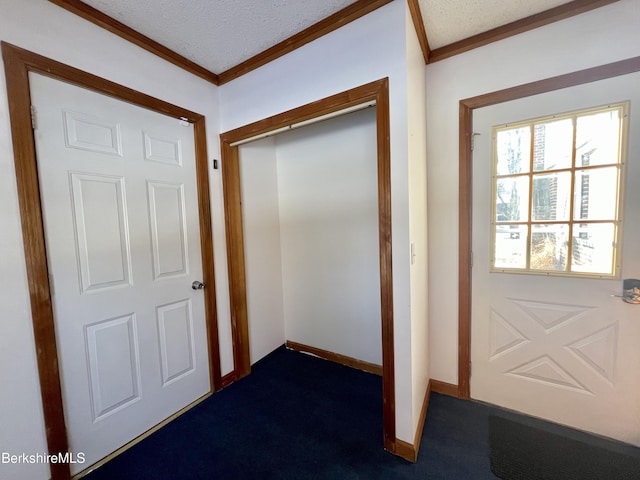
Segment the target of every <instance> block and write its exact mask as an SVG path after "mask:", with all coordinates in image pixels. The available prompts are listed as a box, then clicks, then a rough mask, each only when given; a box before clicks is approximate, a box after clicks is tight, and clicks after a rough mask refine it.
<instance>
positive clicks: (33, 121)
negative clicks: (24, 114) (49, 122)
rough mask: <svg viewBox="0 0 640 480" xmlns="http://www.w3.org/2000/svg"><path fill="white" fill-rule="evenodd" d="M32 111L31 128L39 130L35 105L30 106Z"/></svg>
mask: <svg viewBox="0 0 640 480" xmlns="http://www.w3.org/2000/svg"><path fill="white" fill-rule="evenodd" d="M30 109H31V128H32V129H34V130H37V129H38V121H37V113H38V112H36V107H34V106H33V105H31V106H30Z"/></svg>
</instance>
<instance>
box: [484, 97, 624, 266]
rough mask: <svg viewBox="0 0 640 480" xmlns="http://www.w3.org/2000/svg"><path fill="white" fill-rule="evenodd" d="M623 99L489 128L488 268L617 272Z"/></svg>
mask: <svg viewBox="0 0 640 480" xmlns="http://www.w3.org/2000/svg"><path fill="white" fill-rule="evenodd" d="M627 107H628V105H627V104H617V105H611V106H607V107H604V108H597V109H591V110H587V111H585V110H582V111H579V112H572V113H570V114H565V115H556V116H553V117H546V118H542V119H535V120H530V121H527V122H521V123H518V124H510V125H502V126H498V127H494V129H493V143H494V149H493V150H494V162H493V165H494V175H493V179H494V181H493V189H494V195H493V199H494V204H493V212H494V213H493V219H494V228H492V233H493V241H492V245H493V252H492V270H493V271H512V272H528V273H546V274H561V275H562V274H565V275H566V274H570V275H596V276H615V275H616V273H617V269H618V266H617V262H616V260H617V259H618V257H619V245H618V232H619V229H620V220H621V219H620V199H621V192H620V190H621V189H620V185H621V184H622V167H623V160H622V150H623V149H622V145H623V137H624V135H623V132H624V121H625V120H626V117H627V113H626V112H627Z"/></svg>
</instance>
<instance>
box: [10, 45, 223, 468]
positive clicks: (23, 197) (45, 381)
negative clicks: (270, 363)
mask: <svg viewBox="0 0 640 480" xmlns="http://www.w3.org/2000/svg"><path fill="white" fill-rule="evenodd" d="M2 57H3V60H4V67H5V69H4V70H5V76H6V83H7V96H8V100H9V116H10V120H11V135H12V141H13V154H14V164H15V170H16V183H17V193H18V201H19V207H20V219H21V223H22V236H23V242H24V252H25V264H26V271H27V279H28V283H29V298H30V302H31V316H32V321H33V331H34V337H35V345H36V359H37V364H38V374H39V377H40V390H41V396H42V407H43V411H44V422H45V428H46V437H47V448H48V452H49V453H50V454H57V453H65V452H67V451H68V449H69V444H68V440H67V431H66V427H65V421H64V412H63V401H62V389H61V384H60V371H59V366H58V351H57V345H56V338H55V328H54V314H53V307H52V299H51V286H50V284H49V273H48V268H47V256H46V244H45V234H44V224H43V217H42V208H41V204H40V189H39V182H38V170H37V160H36V151H35V139H34V132H33V129H32V126H31V109H30V107H31V94H30V87H29V72H35V73H40V74H42V75H46V76H48V77H51V78H54V79H57V80H60V81H63V82H67V83H70V84H73V85H76V86H78V87H82V88H86V89H89V90H92V91H95V92H98V93H102V94H105V95H108V96H111V97H114V98H117V99H119V100H122V101H125V102H129V103H132V104H135V105H138V106H140V107H143V108H146V109H149V110H153V111H155V112H158V113H162V114H165V115H168V116H171V117H175V118H186V119H187V120H189V121H190V122H192V123H193V124H194V137H195V147H196V172H197V173H196V174H197V186H198V206H199V209H200V211H199V215H200V244H201V247H202V262H203V265H202V267H203V281H204V282H205V283H206V284H207V288H206V289H205V290H204V296H205V314H206V321H207V337H208V338H207V341H208V345H209V365H210V376H211V379H210V380H211V389H212V391H216V390H218V389H219V388H220V384H221V379H220V360H219V358H220V353H219V345H218V322H217V313H216V295H215V276H214V268H213V239H212V231H211V218H210V198H209V180H208V166H207V145H206V136H205V118H204V116H202V115H200V114H199V113H195V112H192V111H189V110H186V109H184V108H181V107H177V106H175V105H172V104H170V103H167V102H164V101H162V100H158V99H156V98H153V97H151V96H148V95H145V94H143V93H140V92H137V91H135V90H132V89H130V88H127V87H124V86H122V85H119V84H116V83H114V82H111V81H108V80H105V79H103V78H100V77H97V76H95V75H92V74H90V73H87V72H84V71H82V70H78V69H76V68H74V67H70V66H68V65H65V64H62V63H59V62H56V61H54V60H51V59H49V58H46V57H43V56H41V55H38V54H35V53H32V52H29V51H27V50H24V49H21V48H18V47H16V46H13V45H10V44H8V43H5V42H2ZM69 477H70V471H69V465H68V464H62V463H57V464H51V478H52V479H53V480H63V479H68V478H69Z"/></svg>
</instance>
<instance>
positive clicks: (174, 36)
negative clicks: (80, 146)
mask: <svg viewBox="0 0 640 480" xmlns="http://www.w3.org/2000/svg"><path fill="white" fill-rule="evenodd" d="M83 1H84V3H86V4H88V5H90V6H92V7H94V8H96V9H97V10H100V11H101V12H103V13H105V14H107V15H109V16H110V17H113V18H115V19H116V20H118V21H120V22H122V23H123V24H125V25H127V26H128V27H131V28H133V29H134V30H137V31H138V32H140V33H142V34H144V35H146V36H147V37H149V38H151V39H153V40H155V41H156V42H158V43H160V44H162V45H164V46H165V47H168V48H169V49H171V50H173V51H175V52H177V53H179V54H180V55H182V56H184V57H186V58H188V59H189V60H192V61H193V62H195V63H197V64H199V65H200V66H202V67H204V68H206V69H207V70H209V71H212V72H215V73H220V72H223V71H225V70H228V69H229V68H231V67H234V66H236V65H238V64H239V63H241V62H243V61H245V60H247V59H249V58H251V57H253V56H254V55H256V54H258V53H261V52H263V51H264V50H266V49H268V48H269V47H272V46H273V45H276V44H278V43H279V42H281V41H282V40H285V39H287V38H289V37H291V36H292V35H294V34H296V33H298V32H300V31H301V30H304V29H305V28H307V27H309V26H311V25H313V24H314V23H317V22H319V21H320V20H323V19H325V18H327V17H329V16H330V15H332V14H333V13H335V12H337V11H339V10H341V9H343V8H344V7H346V6H348V5H350V4H352V3H355V1H356V0H135V1H131V0H83ZM395 1H406V0H395ZM569 1H570V0H418V3H419V5H420V9H421V12H422V17H423V19H424V23H425V30H426V32H427V38H428V41H429V46H430V47H431V48H432V49H435V48H439V47H442V46H444V45H448V44H451V43H453V42H455V41H458V40H463V39H465V38H468V37H470V36H472V35H475V34H477V33H482V32H485V31H487V30H490V29H492V28H495V27H499V26H501V25H504V24H507V23H510V22H513V21H515V20H519V19H521V18H525V17H528V16H530V15H533V14H535V13H539V12H542V11H544V10H548V9H550V8H553V7H556V6H558V5H562V4H565V3H569Z"/></svg>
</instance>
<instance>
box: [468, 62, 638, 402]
mask: <svg viewBox="0 0 640 480" xmlns="http://www.w3.org/2000/svg"><path fill="white" fill-rule="evenodd" d="M638 71H640V57H633V58H629V59H626V60H621V61H619V62H613V63H609V64H606V65H600V66H598V67H593V68H587V69H585V70H580V71H577V72H572V73H567V74H564V75H559V76H557V77H551V78H546V79H544V80H539V81H536V82H531V83H526V84H523V85H518V86H516V87H512V88H507V89H504V90H497V91H495V92H491V93H487V94H484V95H479V96H476V97H471V98H467V99H464V100H460V116H459V127H460V130H459V140H458V142H459V152H460V154H459V155H460V157H459V212H458V229H459V243H458V245H459V247H458V388H457V395H458V397H460V398H467V399H468V398H471V383H470V377H471V288H472V282H471V265H472V263H471V261H472V255H471V246H472V207H473V204H472V186H473V177H472V171H473V170H472V169H473V155H472V151H471V141H472V138H471V137H472V133H473V111H474V110H475V109H476V108H483V107H489V106H491V105H496V104H499V103H505V102H510V101H512V100H517V99H519V98H525V97H529V96H532V95H538V94H541V93H547V92H552V91H554V90H560V89H563V88H569V87H574V86H577V85H582V84H585V83H591V82H597V81H599V80H606V79H607V78H613V77H617V76H620V75H626V74H629V73H636V72H638Z"/></svg>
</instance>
